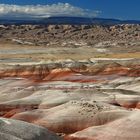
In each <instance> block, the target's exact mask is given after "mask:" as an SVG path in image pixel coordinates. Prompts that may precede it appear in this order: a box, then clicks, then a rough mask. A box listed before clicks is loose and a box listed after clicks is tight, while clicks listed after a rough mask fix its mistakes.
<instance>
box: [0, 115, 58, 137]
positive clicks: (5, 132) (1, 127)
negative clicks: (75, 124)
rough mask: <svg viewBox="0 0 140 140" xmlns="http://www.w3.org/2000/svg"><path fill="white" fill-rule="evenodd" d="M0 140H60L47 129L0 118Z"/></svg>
mask: <svg viewBox="0 0 140 140" xmlns="http://www.w3.org/2000/svg"><path fill="white" fill-rule="evenodd" d="M0 139H1V140H23V139H26V140H61V138H59V137H58V136H56V134H54V133H52V132H50V131H48V130H47V129H45V128H43V127H40V126H37V125H33V124H29V123H26V122H22V121H17V120H12V119H5V118H0Z"/></svg>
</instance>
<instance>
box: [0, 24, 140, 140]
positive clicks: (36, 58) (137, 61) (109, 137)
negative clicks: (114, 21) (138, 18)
mask: <svg viewBox="0 0 140 140" xmlns="http://www.w3.org/2000/svg"><path fill="white" fill-rule="evenodd" d="M0 41H1V43H0V116H1V118H0V139H1V140H22V139H23V140H59V139H64V140H139V139H140V133H139V132H140V119H139V118H140V110H139V109H140V25H139V24H119V25H112V26H103V25H0Z"/></svg>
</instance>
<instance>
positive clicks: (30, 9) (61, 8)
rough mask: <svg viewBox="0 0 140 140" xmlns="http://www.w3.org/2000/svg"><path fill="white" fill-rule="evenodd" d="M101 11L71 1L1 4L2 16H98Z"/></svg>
mask: <svg viewBox="0 0 140 140" xmlns="http://www.w3.org/2000/svg"><path fill="white" fill-rule="evenodd" d="M99 13H100V11H92V10H88V9H82V8H80V7H76V6H73V5H71V4H69V3H58V4H52V5H24V6H20V5H8V4H0V17H5V16H8V17H10V16H12V17H13V16H14V17H33V18H39V17H50V16H82V17H87V16H88V17H96V16H97V15H98V14H99Z"/></svg>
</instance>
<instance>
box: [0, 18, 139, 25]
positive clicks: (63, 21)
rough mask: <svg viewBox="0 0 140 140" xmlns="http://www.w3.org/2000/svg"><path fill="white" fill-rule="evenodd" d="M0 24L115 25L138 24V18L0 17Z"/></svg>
mask: <svg viewBox="0 0 140 140" xmlns="http://www.w3.org/2000/svg"><path fill="white" fill-rule="evenodd" d="M0 24H4V25H11V24H16V25H20V24H41V25H46V24H71V25H81V24H88V25H90V24H95V25H116V24H140V20H118V19H104V18H84V17H49V18H44V19H16V18H9V19H6V18H0Z"/></svg>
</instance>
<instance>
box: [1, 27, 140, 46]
mask: <svg viewBox="0 0 140 140" xmlns="http://www.w3.org/2000/svg"><path fill="white" fill-rule="evenodd" d="M139 28H140V25H136V24H135V25H133V24H130V25H127V24H124V25H116V26H110V27H108V26H106V27H105V26H100V25H79V26H78V25H48V26H45V25H19V26H16V25H9V26H2V25H1V28H0V35H1V37H2V38H3V39H5V38H7V39H9V38H11V37H12V39H13V38H15V39H19V36H20V38H21V41H23V42H24V41H25V40H26V41H27V42H32V43H33V44H36V45H40V44H48V42H50V41H57V42H58V40H59V42H62V41H64V40H75V41H77V40H79V39H80V40H85V41H86V42H90V43H92V44H94V42H97V41H107V40H127V39H132V40H139V38H140V34H139Z"/></svg>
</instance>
